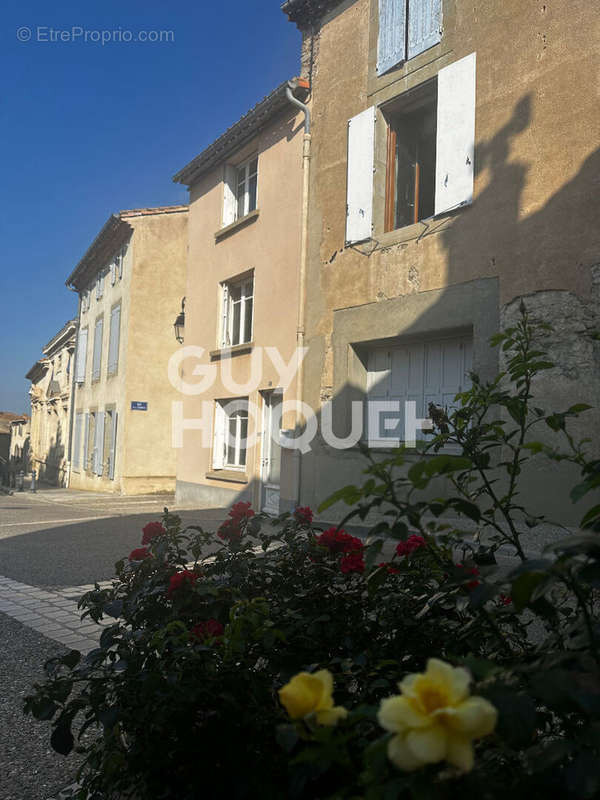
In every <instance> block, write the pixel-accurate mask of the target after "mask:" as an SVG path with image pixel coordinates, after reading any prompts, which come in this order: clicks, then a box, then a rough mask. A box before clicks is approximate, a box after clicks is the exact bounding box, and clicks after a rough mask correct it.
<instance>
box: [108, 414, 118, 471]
mask: <svg viewBox="0 0 600 800" xmlns="http://www.w3.org/2000/svg"><path fill="white" fill-rule="evenodd" d="M110 416H111V420H112V425H111V429H110V463H109V472H108V477H109V478H110V479H111V481H114V479H115V459H116V457H117V420H118V414H117V412H116V411H113V412H112V414H111V415H110Z"/></svg>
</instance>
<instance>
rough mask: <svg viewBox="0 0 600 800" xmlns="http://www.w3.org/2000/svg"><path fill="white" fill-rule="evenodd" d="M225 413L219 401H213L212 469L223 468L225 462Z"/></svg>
mask: <svg viewBox="0 0 600 800" xmlns="http://www.w3.org/2000/svg"><path fill="white" fill-rule="evenodd" d="M226 423H227V415H226V414H225V411H224V409H223V406H222V405H221V403H215V430H214V436H213V469H223V464H224V462H225V425H226Z"/></svg>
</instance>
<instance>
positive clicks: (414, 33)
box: [408, 0, 442, 58]
mask: <svg viewBox="0 0 600 800" xmlns="http://www.w3.org/2000/svg"><path fill="white" fill-rule="evenodd" d="M441 40H442V0H408V58H413V57H414V56H417V55H419V53H422V52H424V51H425V50H428V49H429V48H430V47H433V45H434V44H438V42H440V41H441Z"/></svg>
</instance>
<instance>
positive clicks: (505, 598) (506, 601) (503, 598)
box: [499, 594, 513, 606]
mask: <svg viewBox="0 0 600 800" xmlns="http://www.w3.org/2000/svg"><path fill="white" fill-rule="evenodd" d="M512 601H513V600H512V597H510V595H506V594H501V595H500V599H499V603H500V605H502V606H509V605H510V604H511V603H512Z"/></svg>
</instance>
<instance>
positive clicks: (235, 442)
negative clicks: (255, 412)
mask: <svg viewBox="0 0 600 800" xmlns="http://www.w3.org/2000/svg"><path fill="white" fill-rule="evenodd" d="M247 439H248V398H247V397H245V398H240V399H235V400H217V403H216V407H215V436H214V446H213V467H214V468H215V469H223V468H225V469H234V470H244V469H245V467H246V442H247Z"/></svg>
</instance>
